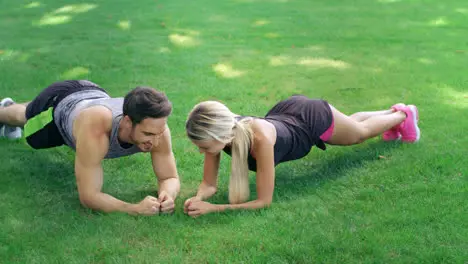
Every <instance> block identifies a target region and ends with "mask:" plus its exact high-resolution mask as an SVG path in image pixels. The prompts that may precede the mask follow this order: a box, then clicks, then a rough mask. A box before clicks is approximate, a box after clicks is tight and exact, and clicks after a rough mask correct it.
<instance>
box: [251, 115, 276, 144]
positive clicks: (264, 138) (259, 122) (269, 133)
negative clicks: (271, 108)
mask: <svg viewBox="0 0 468 264" xmlns="http://www.w3.org/2000/svg"><path fill="white" fill-rule="evenodd" d="M251 129H252V132H253V136H254V142H256V143H259V144H272V145H274V144H275V142H276V129H275V127H274V126H273V124H271V123H270V122H268V121H266V120H264V119H261V118H254V119H252V121H251Z"/></svg>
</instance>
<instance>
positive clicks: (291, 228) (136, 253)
mask: <svg viewBox="0 0 468 264" xmlns="http://www.w3.org/2000/svg"><path fill="white" fill-rule="evenodd" d="M0 7H1V8H0V76H1V81H0V97H2V98H3V97H12V98H13V99H15V100H16V101H18V102H24V101H29V100H31V99H32V98H33V97H34V96H35V95H37V94H38V93H39V92H40V91H41V90H42V89H43V88H44V87H46V86H48V85H49V84H51V83H53V82H55V81H59V80H64V79H89V80H91V81H93V82H95V83H98V84H100V85H101V86H102V87H103V88H105V89H106V90H107V91H108V92H109V93H110V94H111V95H112V96H123V95H124V94H125V93H126V92H127V91H129V90H130V89H131V88H133V87H135V86H137V85H148V86H153V87H155V88H157V89H159V90H162V91H164V92H165V93H166V94H167V95H168V96H169V98H170V100H171V101H172V102H173V105H174V111H173V114H172V116H171V117H170V120H169V126H170V128H171V131H172V135H173V148H174V153H175V156H176V159H177V166H178V171H179V174H180V177H181V184H182V189H181V193H180V196H179V197H178V199H177V200H176V212H175V213H174V214H173V215H164V216H154V217H135V216H128V215H125V214H101V213H96V212H93V211H90V210H87V209H85V208H83V207H81V205H80V203H79V200H78V193H77V190H76V184H75V178H74V172H73V160H74V155H73V152H72V151H70V150H69V149H67V148H65V147H63V148H57V149H50V150H43V151H32V150H31V149H30V148H29V147H28V146H27V145H26V144H25V142H24V140H22V141H19V142H10V141H8V140H6V139H1V140H0V157H1V159H0V168H1V173H0V225H1V232H0V263H466V262H467V261H468V169H467V167H468V166H467V165H466V164H467V156H468V136H467V131H468V119H467V113H468V111H467V110H468V75H467V62H468V42H467V36H468V35H467V32H468V4H467V2H466V1H464V0H445V1H436V0H425V1H423V0H372V1H371V0H355V1H330V0H316V1H307V0H225V1H215V0H199V1H188V0H186V1H182V0H151V1H150V0H138V1H123V0H112V1H111V0H101V1H94V2H91V1H89V2H82V1H65V0H44V1H35V2H28V1H23V0H19V1H7V0H0ZM292 94H305V95H308V96H310V97H315V98H323V99H326V100H328V101H329V102H330V103H331V104H333V105H334V106H335V107H336V108H338V109H340V110H341V111H342V112H344V113H347V114H352V113H354V112H357V111H364V110H365V111H369V110H382V109H388V108H389V107H390V106H391V105H393V104H394V103H397V102H405V103H408V104H415V105H417V106H418V107H419V113H420V119H421V121H420V127H421V132H422V136H421V141H420V142H419V143H417V144H402V143H398V142H394V143H388V142H383V141H382V140H381V139H380V138H375V139H372V140H369V141H367V142H365V143H363V144H361V145H357V146H353V147H336V146H329V147H328V149H327V151H321V150H319V149H317V148H313V150H312V151H311V153H310V154H309V155H308V156H307V157H306V158H304V159H301V160H298V161H293V162H289V163H284V164H281V165H279V166H278V167H277V169H276V188H275V195H274V201H273V204H272V206H271V207H270V208H268V209H265V210H259V211H237V212H226V213H220V214H211V215H207V216H203V217H200V218H197V219H192V218H190V217H188V216H186V215H184V214H183V202H184V201H185V199H187V198H189V197H191V196H192V195H193V194H194V193H195V192H196V189H197V186H198V184H199V183H200V180H201V177H202V162H203V156H202V155H200V154H199V153H198V151H197V149H196V147H195V146H194V145H192V144H191V143H190V141H189V140H188V139H187V138H186V136H185V131H184V122H185V119H186V117H187V114H188V112H189V111H190V109H191V108H192V107H193V105H195V104H196V103H198V102H200V101H202V100H207V99H216V100H220V101H222V102H224V103H226V104H227V105H228V106H229V107H230V108H231V110H232V111H234V112H235V113H239V114H243V115H253V116H262V115H264V114H265V113H266V112H267V111H268V110H269V109H270V108H271V107H272V106H273V105H274V104H275V103H276V102H277V101H279V100H281V99H285V98H286V97H288V96H289V95H292ZM229 164H230V158H229V157H228V156H227V155H224V156H223V159H222V164H221V170H220V184H219V188H218V193H217V194H216V195H215V196H214V197H213V198H212V199H211V200H210V201H212V202H214V203H227V201H228V199H227V189H228V187H227V185H228V177H229V171H230V170H229ZM463 164H465V165H463ZM103 166H104V170H105V184H104V191H105V192H107V193H109V194H112V195H114V196H116V197H118V198H120V199H124V200H126V201H130V202H135V203H136V202H138V201H140V200H141V199H142V198H144V197H145V196H146V195H148V194H152V195H155V192H156V190H157V183H156V180H155V177H154V175H153V173H152V169H151V163H150V159H149V156H147V155H145V154H138V155H134V156H131V157H128V158H122V159H117V160H108V161H105V162H104V163H103ZM251 176H252V177H251V184H252V187H251V189H252V190H255V188H254V184H255V175H254V174H252V175H251ZM254 196H255V194H252V197H254Z"/></svg>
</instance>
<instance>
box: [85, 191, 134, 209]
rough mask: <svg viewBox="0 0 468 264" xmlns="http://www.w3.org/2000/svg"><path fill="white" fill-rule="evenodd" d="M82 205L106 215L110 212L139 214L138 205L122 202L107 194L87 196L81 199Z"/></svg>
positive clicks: (100, 193)
mask: <svg viewBox="0 0 468 264" xmlns="http://www.w3.org/2000/svg"><path fill="white" fill-rule="evenodd" d="M80 201H81V203H82V204H83V205H84V206H86V207H88V208H90V209H93V210H99V211H103V212H106V213H110V212H124V213H128V214H137V213H138V211H137V210H136V206H137V205H136V204H131V203H127V202H124V201H121V200H119V199H117V198H115V197H113V196H111V195H108V194H106V193H102V192H99V193H95V194H93V195H86V196H84V197H80Z"/></svg>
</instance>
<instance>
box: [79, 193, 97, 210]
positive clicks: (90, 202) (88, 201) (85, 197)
mask: <svg viewBox="0 0 468 264" xmlns="http://www.w3.org/2000/svg"><path fill="white" fill-rule="evenodd" d="M80 203H81V205H82V206H84V207H86V208H89V209H93V210H96V209H99V208H97V207H96V203H95V196H94V195H91V194H80Z"/></svg>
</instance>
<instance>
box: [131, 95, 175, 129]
mask: <svg viewBox="0 0 468 264" xmlns="http://www.w3.org/2000/svg"><path fill="white" fill-rule="evenodd" d="M171 112H172V103H171V102H170V101H169V99H168V98H167V96H166V95H165V94H164V93H163V92H159V91H156V90H155V89H153V88H151V87H143V86H138V87H136V88H135V89H133V90H131V91H130V92H129V93H128V94H127V95H126V96H125V98H124V103H123V114H124V115H127V116H128V117H130V119H131V120H132V123H133V124H134V125H136V124H139V123H140V122H141V121H143V119H145V118H162V117H167V116H169V115H170V114H171Z"/></svg>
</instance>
